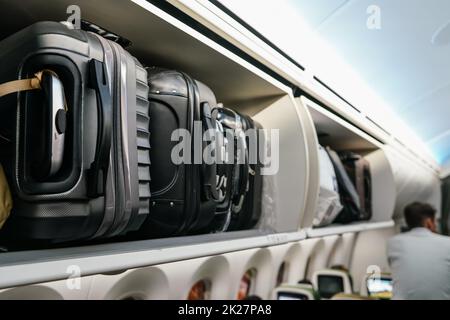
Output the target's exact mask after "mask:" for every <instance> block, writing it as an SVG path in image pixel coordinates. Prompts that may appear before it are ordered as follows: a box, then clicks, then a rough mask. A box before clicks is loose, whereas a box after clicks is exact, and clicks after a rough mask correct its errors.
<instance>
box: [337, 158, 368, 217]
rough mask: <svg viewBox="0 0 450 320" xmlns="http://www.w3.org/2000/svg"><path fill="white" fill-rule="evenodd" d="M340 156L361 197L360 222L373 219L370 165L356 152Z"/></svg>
mask: <svg viewBox="0 0 450 320" xmlns="http://www.w3.org/2000/svg"><path fill="white" fill-rule="evenodd" d="M339 156H340V158H341V160H342V163H343V164H344V167H345V170H346V171H347V173H348V175H349V177H350V179H351V180H352V181H353V184H354V185H355V188H356V192H357V193H358V196H359V202H360V205H361V216H360V220H369V219H370V218H371V217H372V177H371V174H370V163H369V161H367V160H366V159H364V157H362V156H361V155H359V154H356V153H354V152H342V153H340V154H339Z"/></svg>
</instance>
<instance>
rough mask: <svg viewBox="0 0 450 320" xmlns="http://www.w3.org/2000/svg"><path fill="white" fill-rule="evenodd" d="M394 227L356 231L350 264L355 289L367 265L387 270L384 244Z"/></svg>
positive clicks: (392, 234) (391, 234)
mask: <svg viewBox="0 0 450 320" xmlns="http://www.w3.org/2000/svg"><path fill="white" fill-rule="evenodd" d="M395 233H396V232H395V228H394V227H392V228H386V229H378V230H368V231H363V232H360V233H358V235H357V237H356V240H355V246H354V249H353V254H352V261H351V264H350V273H351V275H352V276H353V283H354V285H355V288H354V289H355V290H359V285H360V284H361V280H362V277H363V276H364V275H365V274H366V272H367V268H368V267H369V266H377V267H379V268H380V271H381V272H389V271H390V268H389V265H388V261H387V254H386V246H387V241H388V240H389V238H391V237H392V236H394V235H395Z"/></svg>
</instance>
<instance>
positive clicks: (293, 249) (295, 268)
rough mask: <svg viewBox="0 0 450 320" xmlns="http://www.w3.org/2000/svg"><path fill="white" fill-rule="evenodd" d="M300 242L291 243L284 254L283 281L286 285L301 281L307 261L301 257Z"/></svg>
mask: <svg viewBox="0 0 450 320" xmlns="http://www.w3.org/2000/svg"><path fill="white" fill-rule="evenodd" d="M301 243H302V242H297V243H293V244H291V245H290V247H289V250H288V251H287V252H286V255H285V257H284V261H285V262H286V271H285V272H286V275H285V281H286V282H287V283H297V282H298V281H300V280H303V277H304V269H305V263H306V261H307V259H305V258H303V257H302V250H303V249H302V246H301Z"/></svg>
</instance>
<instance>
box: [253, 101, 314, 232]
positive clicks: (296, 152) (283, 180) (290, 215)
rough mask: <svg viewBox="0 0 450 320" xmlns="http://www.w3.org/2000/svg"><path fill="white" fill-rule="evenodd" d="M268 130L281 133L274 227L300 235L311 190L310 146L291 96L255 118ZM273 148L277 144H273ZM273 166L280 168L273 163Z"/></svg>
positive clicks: (275, 183) (275, 180) (275, 182)
mask: <svg viewBox="0 0 450 320" xmlns="http://www.w3.org/2000/svg"><path fill="white" fill-rule="evenodd" d="M254 118H255V120H256V121H258V122H259V123H261V125H262V126H263V127H264V128H265V129H275V130H274V131H273V132H274V133H276V132H278V133H279V161H278V165H277V167H278V170H277V172H276V173H275V174H274V175H273V177H274V185H275V187H274V188H273V190H274V191H275V193H276V194H274V195H273V197H274V199H275V202H276V208H277V209H276V210H277V212H276V221H274V225H273V226H271V227H272V228H273V229H275V230H276V231H278V232H286V231H296V230H298V229H299V227H300V222H301V220H302V216H303V213H304V209H305V200H306V194H307V190H308V170H309V163H308V146H307V143H306V136H305V131H304V128H303V121H302V118H301V116H300V115H299V114H298V111H297V108H296V105H295V101H294V99H293V98H292V96H290V95H286V96H284V97H283V98H280V99H279V100H278V101H277V102H275V103H273V104H272V105H271V106H270V107H268V108H266V109H264V110H263V111H261V112H259V113H258V114H256V115H255V117H254ZM271 142H272V144H273V143H275V144H276V141H273V140H271ZM272 165H276V163H274V160H272Z"/></svg>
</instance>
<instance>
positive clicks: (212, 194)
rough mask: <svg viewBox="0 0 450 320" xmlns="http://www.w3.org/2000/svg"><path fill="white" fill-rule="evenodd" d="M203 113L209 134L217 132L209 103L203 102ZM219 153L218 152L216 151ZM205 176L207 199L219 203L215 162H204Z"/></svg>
mask: <svg viewBox="0 0 450 320" xmlns="http://www.w3.org/2000/svg"><path fill="white" fill-rule="evenodd" d="M201 112H202V120H203V121H202V122H203V125H204V127H205V131H206V132H207V133H210V132H212V131H215V129H216V126H215V124H214V120H213V119H212V115H211V107H210V105H209V103H208V102H203V103H202V104H201ZM216 152H217V150H216ZM202 167H203V170H202V171H203V174H204V181H203V186H204V188H205V195H206V198H207V199H210V198H212V199H213V200H215V201H218V200H219V199H220V196H219V192H218V190H217V187H216V185H217V177H216V173H217V164H216V162H215V161H213V163H211V164H206V163H205V162H203V166H202Z"/></svg>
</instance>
